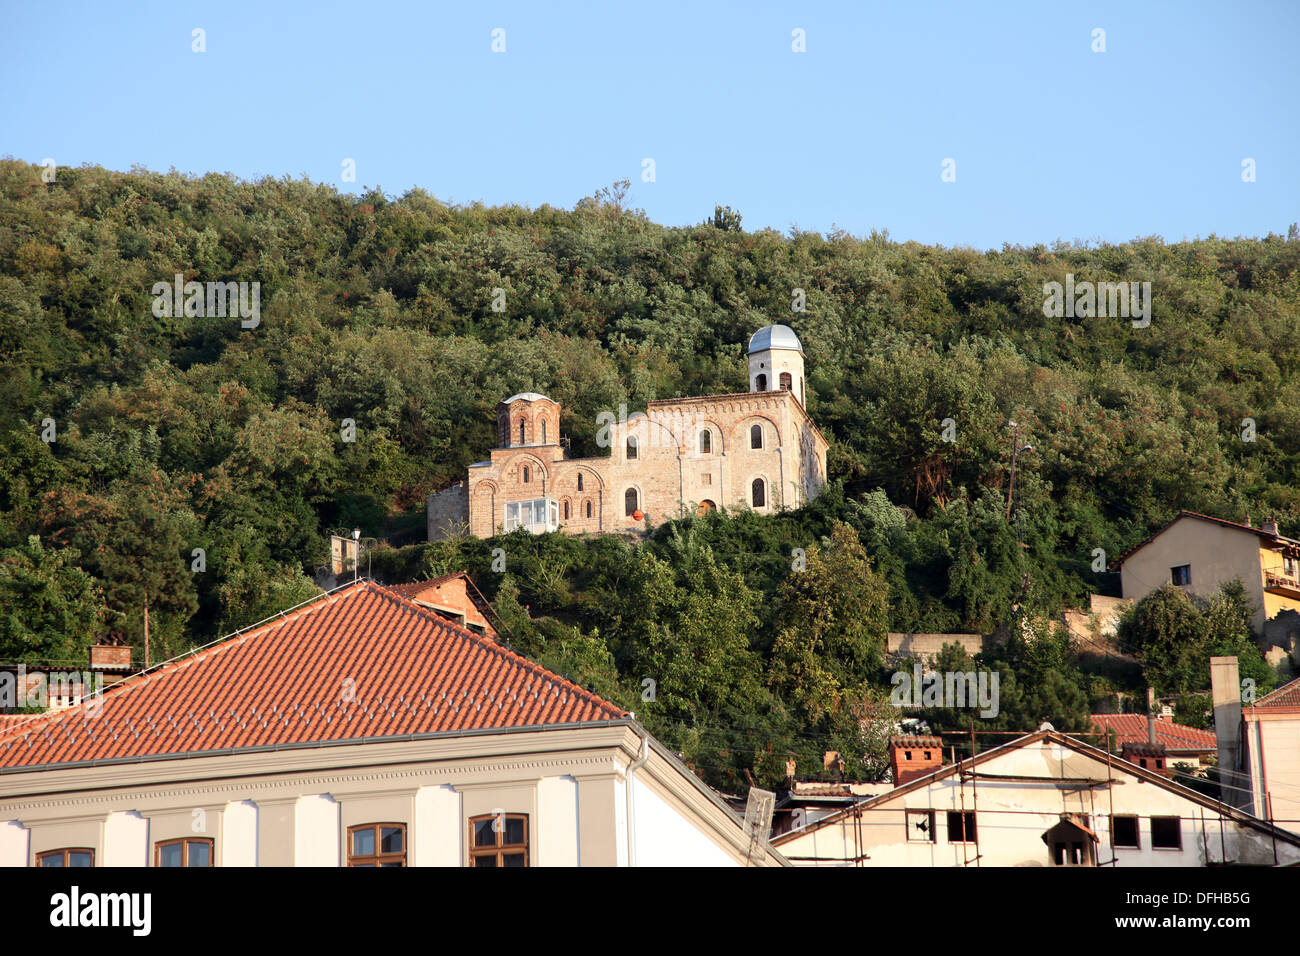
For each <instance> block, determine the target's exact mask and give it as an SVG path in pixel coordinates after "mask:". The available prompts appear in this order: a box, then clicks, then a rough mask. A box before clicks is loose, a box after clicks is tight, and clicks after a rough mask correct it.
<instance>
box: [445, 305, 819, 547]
mask: <svg viewBox="0 0 1300 956" xmlns="http://www.w3.org/2000/svg"><path fill="white" fill-rule="evenodd" d="M748 359H749V391H748V392H739V393H736V394H732V395H703V396H700V397H698V398H674V399H663V400H659V401H652V402H650V403H649V405H648V408H647V410H646V412H644V413H640V412H638V413H635V414H633V415H631V416H627V415H626V414H625V413H624V414H623V415H620V416H618V417H616V416H615V415H614V414H613V413H612V412H606V413H602V414H601V415H600V416H598V418H597V422H596V424H597V426H600V431H599V433H598V435H597V443H598V444H599V445H601V446H602V447H608V448H609V449H610V453H609V455H608V456H604V457H600V458H570V457H569V456H568V453H567V451H566V449H565V448H564V446H563V445H562V444H561V441H560V406H559V404H557V403H556V402H553V401H551V399H549V398H547V397H546V396H545V395H539V394H537V393H536V392H522V393H520V394H518V395H512V396H510V397H509V398H507V399H506V400H505V401H504V402H502V403H501V404H500V405H498V406H497V442H498V444H497V447H496V448H494V449H492V452H491V457H490V458H489V459H488V460H487V461H481V462H478V463H476V464H473V465H470V466H469V472H468V475H467V476H466V479H465V481H464V482H463V483H459V482H458V483H457V484H455V485H453V486H451V487H450V488H448V489H446V490H444V491H440V492H438V493H436V494H433V495H430V496H429V499H428V526H429V539H430V540H437V539H439V538H442V537H445V536H447V535H449V534H454V533H457V532H461V531H468V532H469V533H470V534H472V535H474V536H475V537H480V538H487V537H491V536H492V535H495V534H500V533H503V532H510V531H514V530H516V529H517V528H527V529H528V530H530V531H533V532H536V533H542V532H544V531H557V530H558V531H565V532H568V533H570V534H582V533H584V532H596V533H602V532H604V533H609V532H635V531H643V530H644V529H645V528H646V522H647V520H649V521H652V522H654V523H656V524H657V523H660V522H662V521H665V520H669V519H672V518H677V517H680V516H682V515H683V514H687V513H689V512H691V511H695V512H697V513H699V514H703V513H705V512H707V511H710V510H712V509H714V508H733V509H735V508H749V509H753V510H754V511H759V512H763V513H771V512H775V511H780V510H782V509H785V508H797V507H799V506H800V505H802V504H804V503H805V502H807V501H810V500H811V499H813V498H815V497H816V496H817V495H818V494H819V493H820V492H821V490H822V488H823V487H824V486H825V483H826V439H825V438H823V437H822V434H821V432H820V431H818V429H817V426H816V425H815V424H814V423H813V420H812V418H810V417H809V415H808V412H807V411H806V410H805V408H804V368H803V360H804V356H803V346H802V345H800V343H799V338H798V337H797V336H796V335H795V334H794V332H793V331H792V330H791V329H790V328H788V327H787V326H784V325H769V326H767V327H766V328H762V329H759V330H758V331H757V332H755V333H754V335H753V337H752V338H751V339H750V340H749V351H748Z"/></svg>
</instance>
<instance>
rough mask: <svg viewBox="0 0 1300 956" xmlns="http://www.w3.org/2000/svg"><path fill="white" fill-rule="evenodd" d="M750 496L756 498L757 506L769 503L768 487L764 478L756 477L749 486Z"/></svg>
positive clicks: (755, 504) (755, 505) (755, 503)
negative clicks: (764, 482)
mask: <svg viewBox="0 0 1300 956" xmlns="http://www.w3.org/2000/svg"><path fill="white" fill-rule="evenodd" d="M749 491H750V497H751V498H753V500H754V507H755V508H762V507H764V506H766V504H767V488H766V487H765V486H764V484H763V479H762V478H755V479H754V483H753V484H752V485H751V486H750V488H749Z"/></svg>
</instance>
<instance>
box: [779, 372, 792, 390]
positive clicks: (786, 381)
mask: <svg viewBox="0 0 1300 956" xmlns="http://www.w3.org/2000/svg"><path fill="white" fill-rule="evenodd" d="M781 391H783V392H793V391H794V379H793V378H791V377H790V373H789V372H782V373H781Z"/></svg>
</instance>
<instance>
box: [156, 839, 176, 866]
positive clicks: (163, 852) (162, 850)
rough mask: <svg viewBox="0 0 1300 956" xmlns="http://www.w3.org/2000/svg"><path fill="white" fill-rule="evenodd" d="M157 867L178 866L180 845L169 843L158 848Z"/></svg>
mask: <svg viewBox="0 0 1300 956" xmlns="http://www.w3.org/2000/svg"><path fill="white" fill-rule="evenodd" d="M158 865H159V866H180V865H181V845H180V844H179V843H169V844H167V846H164V847H159V851H158Z"/></svg>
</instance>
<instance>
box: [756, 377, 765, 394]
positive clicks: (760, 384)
mask: <svg viewBox="0 0 1300 956" xmlns="http://www.w3.org/2000/svg"><path fill="white" fill-rule="evenodd" d="M754 391H756V392H766V391H767V376H766V375H759V376H758V378H756V379H754Z"/></svg>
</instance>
